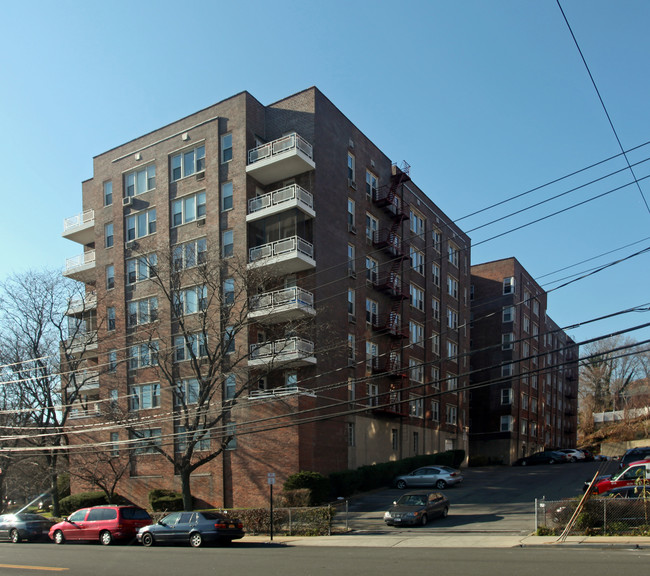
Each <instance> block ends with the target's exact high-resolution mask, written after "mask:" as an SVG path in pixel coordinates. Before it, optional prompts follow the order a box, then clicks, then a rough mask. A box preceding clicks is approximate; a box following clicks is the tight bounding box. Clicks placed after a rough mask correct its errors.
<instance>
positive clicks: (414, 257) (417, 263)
mask: <svg viewBox="0 0 650 576" xmlns="http://www.w3.org/2000/svg"><path fill="white" fill-rule="evenodd" d="M411 268H412V269H413V270H415V271H416V272H418V273H419V274H422V275H424V254H422V252H420V251H419V250H416V249H415V248H413V247H412V246H411Z"/></svg>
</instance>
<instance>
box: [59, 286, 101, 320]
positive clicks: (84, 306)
mask: <svg viewBox="0 0 650 576" xmlns="http://www.w3.org/2000/svg"><path fill="white" fill-rule="evenodd" d="M90 310H97V293H96V292H87V293H86V295H85V296H84V297H83V298H72V299H70V302H68V310H67V311H66V316H79V315H81V314H83V313H84V312H88V311H90Z"/></svg>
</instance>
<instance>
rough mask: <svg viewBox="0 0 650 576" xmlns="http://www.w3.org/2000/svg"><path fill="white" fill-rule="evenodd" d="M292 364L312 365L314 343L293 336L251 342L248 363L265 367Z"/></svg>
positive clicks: (270, 367) (271, 367) (314, 359)
mask: <svg viewBox="0 0 650 576" xmlns="http://www.w3.org/2000/svg"><path fill="white" fill-rule="evenodd" d="M288 364H290V365H292V366H313V365H315V364H316V358H315V357H314V343H313V342H310V341H309V340H304V339H302V338H298V337H293V338H286V339H284V340H275V341H274V342H265V343H263V344H252V345H251V347H250V357H249V359H248V365H249V366H250V367H255V366H260V367H264V368H266V369H273V368H280V367H285V366H287V365H288Z"/></svg>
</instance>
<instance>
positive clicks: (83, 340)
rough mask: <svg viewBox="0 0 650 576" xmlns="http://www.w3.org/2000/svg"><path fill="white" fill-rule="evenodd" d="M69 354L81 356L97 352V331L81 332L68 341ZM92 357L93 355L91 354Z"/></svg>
mask: <svg viewBox="0 0 650 576" xmlns="http://www.w3.org/2000/svg"><path fill="white" fill-rule="evenodd" d="M66 346H67V347H68V353H70V354H81V353H82V352H86V353H87V352H92V351H95V350H97V330H89V331H88V332H79V333H78V334H76V335H75V336H74V337H73V338H70V339H68V340H66ZM90 355H91V356H92V354H90Z"/></svg>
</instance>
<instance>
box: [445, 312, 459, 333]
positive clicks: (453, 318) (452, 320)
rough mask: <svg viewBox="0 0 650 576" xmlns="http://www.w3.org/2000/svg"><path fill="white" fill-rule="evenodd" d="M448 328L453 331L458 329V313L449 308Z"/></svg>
mask: <svg viewBox="0 0 650 576" xmlns="http://www.w3.org/2000/svg"><path fill="white" fill-rule="evenodd" d="M447 328H451V329H452V330H457V329H458V312H456V310H452V309H451V308H447Z"/></svg>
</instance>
